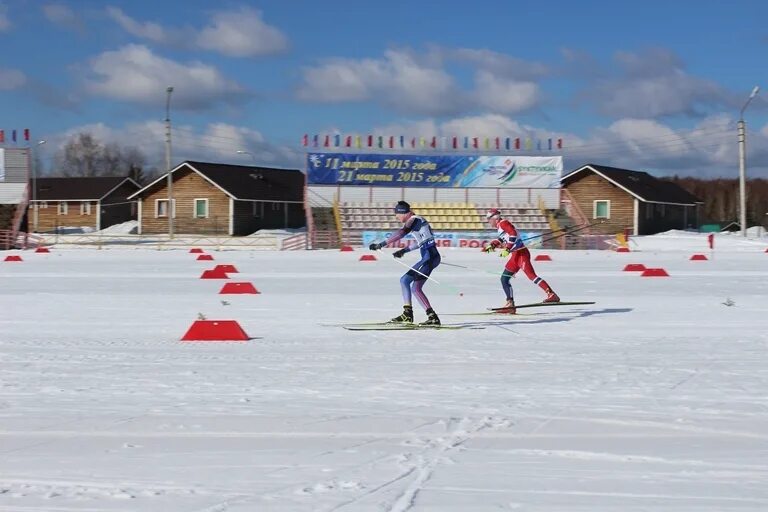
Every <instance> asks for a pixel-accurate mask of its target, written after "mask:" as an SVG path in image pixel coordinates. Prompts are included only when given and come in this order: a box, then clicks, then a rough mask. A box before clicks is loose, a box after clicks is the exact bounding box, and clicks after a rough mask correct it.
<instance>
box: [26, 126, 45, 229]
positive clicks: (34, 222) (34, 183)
mask: <svg viewBox="0 0 768 512" xmlns="http://www.w3.org/2000/svg"><path fill="white" fill-rule="evenodd" d="M43 144H45V141H44V140H41V141H38V143H37V144H35V145H34V146H33V147H32V154H30V155H29V156H30V157H31V158H30V160H31V161H30V164H29V166H30V167H31V168H32V213H33V216H32V231H34V232H35V233H37V222H38V220H37V219H38V215H39V212H38V208H39V206H38V204H37V165H35V148H36V147H39V146H42V145H43Z"/></svg>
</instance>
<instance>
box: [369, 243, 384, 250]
mask: <svg viewBox="0 0 768 512" xmlns="http://www.w3.org/2000/svg"><path fill="white" fill-rule="evenodd" d="M382 247H384V245H383V244H377V243H376V242H374V243H372V244H371V245H369V246H368V249H370V250H371V251H378V250H379V249H381V248H382Z"/></svg>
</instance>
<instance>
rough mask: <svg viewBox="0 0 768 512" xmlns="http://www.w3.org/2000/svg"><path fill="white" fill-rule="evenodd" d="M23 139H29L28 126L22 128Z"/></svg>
mask: <svg viewBox="0 0 768 512" xmlns="http://www.w3.org/2000/svg"><path fill="white" fill-rule="evenodd" d="M24 140H29V128H24Z"/></svg>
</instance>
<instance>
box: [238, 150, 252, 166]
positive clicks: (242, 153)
mask: <svg viewBox="0 0 768 512" xmlns="http://www.w3.org/2000/svg"><path fill="white" fill-rule="evenodd" d="M236 153H237V154H238V155H250V156H251V160H253V163H256V157H255V156H254V155H253V153H251V152H250V151H245V150H244V149H238V150H237V151H236Z"/></svg>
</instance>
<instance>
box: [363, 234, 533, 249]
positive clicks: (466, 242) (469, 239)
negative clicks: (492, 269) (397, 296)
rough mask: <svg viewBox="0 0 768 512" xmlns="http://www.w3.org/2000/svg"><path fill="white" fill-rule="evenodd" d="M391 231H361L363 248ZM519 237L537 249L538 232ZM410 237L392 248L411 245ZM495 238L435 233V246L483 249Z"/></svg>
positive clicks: (491, 235) (396, 243) (490, 235)
mask: <svg viewBox="0 0 768 512" xmlns="http://www.w3.org/2000/svg"><path fill="white" fill-rule="evenodd" d="M393 233H394V232H393V231H363V247H368V246H369V245H371V244H372V243H373V242H383V241H384V240H386V239H387V238H389V237H390V236H392V234H393ZM519 234H520V237H521V238H522V239H523V240H525V245H526V246H527V247H538V246H539V245H540V244H541V235H542V233H541V232H539V231H520V232H519ZM410 236H411V235H408V236H406V237H405V238H402V239H400V240H398V241H397V242H395V243H394V244H393V245H392V247H405V246H406V245H411V244H413V239H411V238H410ZM495 238H496V231H486V232H485V233H482V232H469V231H439V232H436V233H435V244H436V245H437V246H438V247H466V248H470V249H479V248H481V247H485V244H486V243H487V242H489V241H491V240H493V239H495Z"/></svg>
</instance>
